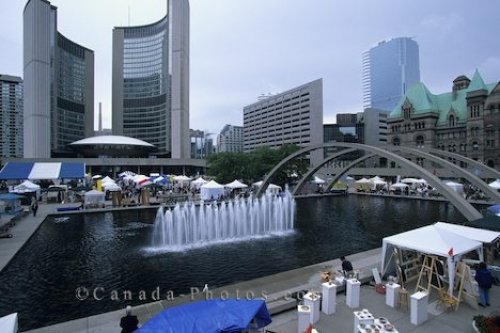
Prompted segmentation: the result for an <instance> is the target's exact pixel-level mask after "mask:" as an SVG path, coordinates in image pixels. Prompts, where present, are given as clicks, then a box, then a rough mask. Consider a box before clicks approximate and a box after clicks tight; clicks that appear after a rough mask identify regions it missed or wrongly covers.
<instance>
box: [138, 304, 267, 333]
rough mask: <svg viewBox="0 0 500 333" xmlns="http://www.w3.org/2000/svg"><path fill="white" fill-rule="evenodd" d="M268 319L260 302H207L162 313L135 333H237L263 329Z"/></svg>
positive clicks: (264, 305)
mask: <svg viewBox="0 0 500 333" xmlns="http://www.w3.org/2000/svg"><path fill="white" fill-rule="evenodd" d="M270 323H271V317H270V316H269V312H268V311H267V307H266V303H265V302H264V301H263V300H236V299H228V300H220V299H217V300H208V301H198V302H194V303H189V304H185V305H181V306H176V307H172V308H169V309H166V310H163V311H162V312H160V313H159V314H157V315H156V316H155V317H153V318H151V319H150V320H149V321H147V322H146V323H145V324H144V325H143V326H142V327H141V328H139V329H138V330H137V331H135V332H136V333H160V332H161V333H237V332H241V331H243V330H248V329H259V328H263V327H265V326H267V325H269V324H270Z"/></svg>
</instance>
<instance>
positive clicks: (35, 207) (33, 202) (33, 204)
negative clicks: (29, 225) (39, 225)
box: [31, 197, 38, 216]
mask: <svg viewBox="0 0 500 333" xmlns="http://www.w3.org/2000/svg"><path fill="white" fill-rule="evenodd" d="M37 210H38V202H36V197H33V198H31V211H32V212H33V216H36V211H37Z"/></svg>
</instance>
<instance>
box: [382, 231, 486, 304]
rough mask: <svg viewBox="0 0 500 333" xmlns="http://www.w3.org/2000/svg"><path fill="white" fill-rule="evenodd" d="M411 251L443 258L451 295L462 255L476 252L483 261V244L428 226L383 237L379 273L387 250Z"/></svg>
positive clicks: (385, 258) (383, 269) (385, 263)
mask: <svg viewBox="0 0 500 333" xmlns="http://www.w3.org/2000/svg"><path fill="white" fill-rule="evenodd" d="M389 247H394V248H400V249H405V250H413V251H417V252H420V253H425V254H430V255H436V256H440V257H445V258H446V260H447V264H448V281H449V289H448V293H449V294H450V295H451V294H452V293H453V286H454V280H455V263H456V262H458V261H459V260H460V258H461V257H462V255H464V254H466V253H468V252H471V251H474V250H476V251H477V253H478V256H479V258H480V260H481V261H482V260H483V244H482V243H481V242H479V241H477V240H473V239H470V238H467V237H464V236H461V235H459V234H457V233H454V232H451V231H449V230H446V229H444V228H440V227H437V226H436V225H428V226H425V227H421V228H417V229H414V230H410V231H407V232H403V233H400V234H397V235H394V236H390V237H385V238H384V239H383V242H382V261H381V265H382V267H381V271H382V272H384V271H385V269H386V266H387V265H388V264H389V262H386V261H389V258H387V253H388V248H389Z"/></svg>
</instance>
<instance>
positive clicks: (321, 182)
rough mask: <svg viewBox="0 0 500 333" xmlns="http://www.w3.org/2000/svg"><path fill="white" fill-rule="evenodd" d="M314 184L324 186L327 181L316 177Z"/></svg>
mask: <svg viewBox="0 0 500 333" xmlns="http://www.w3.org/2000/svg"><path fill="white" fill-rule="evenodd" d="M313 182H314V183H316V184H324V183H325V181H324V180H323V179H321V178H319V177H318V176H314V180H313Z"/></svg>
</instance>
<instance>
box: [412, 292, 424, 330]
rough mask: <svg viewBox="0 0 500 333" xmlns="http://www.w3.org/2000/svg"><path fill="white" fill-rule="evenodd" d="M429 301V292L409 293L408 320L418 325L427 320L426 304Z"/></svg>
mask: <svg viewBox="0 0 500 333" xmlns="http://www.w3.org/2000/svg"><path fill="white" fill-rule="evenodd" d="M428 302H429V294H428V293H426V292H423V291H419V292H416V293H414V294H413V295H411V301H410V312H411V315H410V322H411V323H412V324H413V325H420V324H422V323H423V322H425V321H426V320H427V317H428V313H427V305H428Z"/></svg>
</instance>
